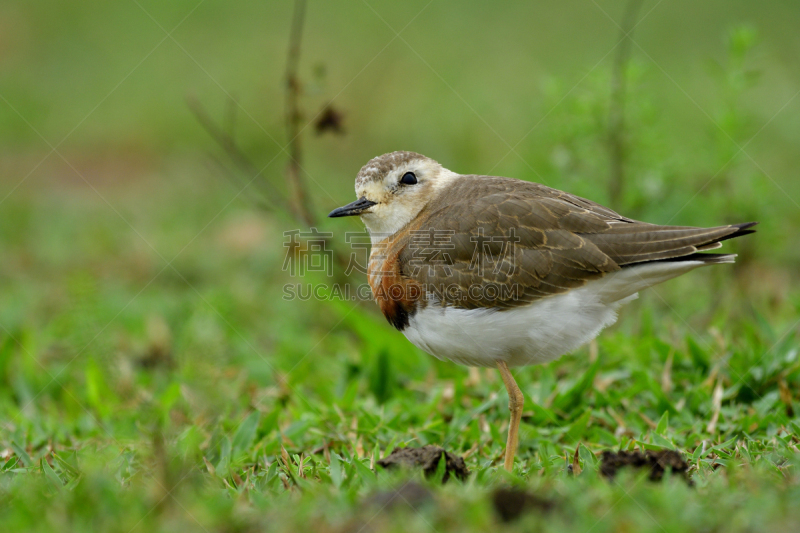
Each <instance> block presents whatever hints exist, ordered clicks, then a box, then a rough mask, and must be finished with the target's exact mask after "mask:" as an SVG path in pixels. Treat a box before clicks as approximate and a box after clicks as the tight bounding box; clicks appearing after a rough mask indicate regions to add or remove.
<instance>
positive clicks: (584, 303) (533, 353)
mask: <svg viewBox="0 0 800 533" xmlns="http://www.w3.org/2000/svg"><path fill="white" fill-rule="evenodd" d="M355 189H356V197H357V198H358V200H356V201H355V202H352V203H350V204H348V205H345V206H344V207H340V208H338V209H334V210H333V211H331V213H330V214H329V215H328V216H329V217H344V216H354V215H358V216H360V217H361V220H362V221H363V222H364V225H365V226H366V228H367V230H368V231H369V233H370V238H371V241H372V249H371V251H370V258H369V269H368V276H369V284H370V287H371V289H372V292H373V295H374V297H375V300H376V301H377V303H378V305H379V306H380V309H381V311H382V312H383V314H384V316H385V317H386V319H387V320H388V321H389V322H390V323H391V324H392V325H393V326H394V327H395V328H397V329H398V330H400V331H402V332H403V334H404V335H405V336H406V338H407V339H408V340H409V341H411V342H412V343H413V344H414V345H415V346H417V347H419V348H420V349H422V350H424V351H425V352H427V353H429V354H431V355H433V356H435V357H437V358H439V359H448V360H450V361H453V362H455V363H458V364H462V365H468V366H487V367H488V366H496V367H497V368H498V369H499V371H500V374H501V376H502V378H503V383H504V384H505V386H506V389H507V391H508V399H509V401H508V406H509V410H510V411H511V421H510V424H509V428H508V440H507V442H506V450H505V464H504V466H505V468H506V470H508V471H511V470H512V468H513V465H514V455H515V453H516V450H517V444H518V431H519V423H520V419H521V417H522V404H523V396H522V391H520V389H519V387H518V386H517V384H516V382H515V381H514V378H513V376H512V375H511V372H510V371H509V367H514V366H524V365H533V364H541V363H546V362H548V361H552V360H554V359H557V358H558V357H560V356H561V355H563V354H565V353H568V352H571V351H573V350H575V349H576V348H578V347H579V346H581V345H583V344H585V343H587V342H589V341H591V340H592V339H594V338H595V337H596V336H597V335H598V334H599V333H600V331H601V330H602V329H603V328H605V327H606V326H609V325H611V324H613V323H614V322H615V321H616V320H617V311H618V310H619V308H620V307H622V305H624V304H626V303H628V302H630V301H631V300H633V299H635V298H636V297H637V296H638V294H637V293H638V291H640V290H642V289H646V288H647V287H650V286H652V285H655V284H657V283H661V282H663V281H666V280H668V279H671V278H674V277H676V276H679V275H681V274H684V273H686V272H688V271H690V270H693V269H695V268H697V267H701V266H705V265H717V264H722V263H733V262H734V258H735V257H736V256H735V255H733V254H709V253H703V252H707V251H708V250H713V249H715V248H719V247H720V246H722V242H721V241H724V240H726V239H731V238H733V237H739V236H740V235H747V234H748V233H753V232H754V230H751V229H750V228H751V227H753V226H754V225H755V224H756V222H748V223H745V224H733V225H729V226H719V227H715V228H693V227H685V226H659V225H657V224H648V223H646V222H639V221H637V220H632V219H630V218H626V217H623V216H621V215H618V214H617V213H615V212H614V211H612V210H611V209H608V208H607V207H603V206H601V205H599V204H596V203H594V202H592V201H589V200H586V199H584V198H580V197H578V196H573V195H572V194H569V193H566V192H562V191H559V190H556V189H551V188H550V187H545V186H544V185H539V184H537V183H530V182H527V181H521V180H516V179H511V178H501V177H495V176H477V175H461V174H456V173H455V172H452V171H450V170H447V169H446V168H444V167H442V166H441V165H440V164H439V163H437V162H436V161H434V160H433V159H430V158H428V157H425V156H423V155H420V154H416V153H414V152H392V153H389V154H384V155H382V156H379V157H376V158H374V159H372V160H371V161H369V162H368V163H367V164H366V165H364V167H363V168H362V169H361V171H360V172H359V173H358V176H357V177H356V183H355Z"/></svg>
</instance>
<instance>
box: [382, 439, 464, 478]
mask: <svg viewBox="0 0 800 533" xmlns="http://www.w3.org/2000/svg"><path fill="white" fill-rule="evenodd" d="M442 453H444V454H445V458H446V463H445V471H444V477H443V478H442V483H446V482H447V480H448V479H450V475H451V474H452V475H454V476H455V477H457V478H458V479H460V480H462V481H463V480H465V479H467V477H468V476H469V470H467V465H466V464H465V463H464V459H462V458H461V457H460V456H458V455H455V454H453V453H450V452H445V450H444V448H440V447H438V446H434V445H432V444H428V445H426V446H422V447H421V448H410V447H409V448H395V449H394V450H393V451H392V453H390V454H389V455H388V456H387V457H384V458H383V459H381V460H380V461H378V465H380V466H382V467H383V468H386V469H389V468H394V467H397V466H401V467H405V468H412V469H413V468H421V469H422V471H423V472H425V476H432V475H434V474H435V473H436V467H437V466H439V460H440V459H441V457H442Z"/></svg>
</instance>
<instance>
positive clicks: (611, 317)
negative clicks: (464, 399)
mask: <svg viewBox="0 0 800 533" xmlns="http://www.w3.org/2000/svg"><path fill="white" fill-rule="evenodd" d="M702 265H703V263H702V262H696V261H691V262H690V261H684V262H681V263H650V264H646V265H642V266H639V267H632V268H626V269H623V270H621V271H618V272H614V273H613V274H609V275H607V276H605V277H603V278H601V279H599V280H596V281H592V282H590V283H588V284H586V285H585V286H583V287H581V288H578V289H574V290H571V291H569V292H567V293H565V294H560V295H557V296H550V297H548V298H544V299H542V300H539V301H536V302H534V303H532V304H530V305H527V306H524V307H517V308H513V309H509V310H505V311H494V310H489V309H457V308H454V307H441V306H440V305H437V304H435V303H431V304H430V305H428V306H427V307H425V308H424V309H421V310H419V311H418V312H417V313H415V314H414V315H413V316H412V317H411V319H410V320H409V325H408V326H407V327H406V328H405V329H404V330H403V333H404V334H405V336H406V338H407V339H408V340H409V341H411V342H412V343H413V344H414V345H415V346H417V347H418V348H420V349H421V350H424V351H425V352H427V353H429V354H431V355H433V356H435V357H437V358H439V359H446V360H450V361H453V362H454V363H458V364H462V365H467V366H494V365H495V364H496V363H497V361H505V362H506V363H507V364H508V365H509V366H524V365H535V364H541V363H546V362H548V361H552V360H554V359H557V358H559V357H561V356H562V355H564V354H565V353H569V352H571V351H573V350H575V349H577V348H578V347H580V346H581V345H583V344H585V343H587V342H589V341H591V340H592V339H594V338H595V337H596V336H597V335H598V334H599V333H600V332H601V331H602V330H603V328H605V327H607V326H610V325H611V324H613V323H614V322H616V321H617V310H618V309H619V308H620V307H621V306H623V305H624V304H626V303H628V302H630V301H631V300H634V299H636V297H637V296H638V291H639V290H642V289H645V288H647V287H650V286H652V285H655V284H656V283H660V282H662V281H666V280H667V279H670V278H673V277H675V276H677V275H680V274H683V273H685V272H687V271H689V270H692V269H694V268H697V267H698V266H702Z"/></svg>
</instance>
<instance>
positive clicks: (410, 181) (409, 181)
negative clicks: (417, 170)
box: [400, 172, 417, 185]
mask: <svg viewBox="0 0 800 533" xmlns="http://www.w3.org/2000/svg"><path fill="white" fill-rule="evenodd" d="M400 183H402V184H403V185H414V184H415V183H417V177H416V176H415V175H414V173H413V172H406V173H405V174H403V177H402V178H400Z"/></svg>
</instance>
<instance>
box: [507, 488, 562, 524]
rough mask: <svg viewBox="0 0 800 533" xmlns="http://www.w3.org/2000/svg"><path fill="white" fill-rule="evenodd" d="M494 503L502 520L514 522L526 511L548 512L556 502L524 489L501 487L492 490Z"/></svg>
mask: <svg viewBox="0 0 800 533" xmlns="http://www.w3.org/2000/svg"><path fill="white" fill-rule="evenodd" d="M492 505H493V506H494V510H495V511H496V512H497V515H498V516H499V517H500V520H502V521H503V522H512V521H514V520H516V519H517V518H519V517H520V516H522V514H523V513H526V512H532V511H533V512H540V513H545V512H548V511H550V510H552V509H553V507H555V502H553V501H551V500H547V499H544V498H542V497H540V496H536V495H535V494H531V493H530V492H527V491H525V490H522V489H516V488H511V487H501V488H498V489H496V490H495V491H494V492H492Z"/></svg>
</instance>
